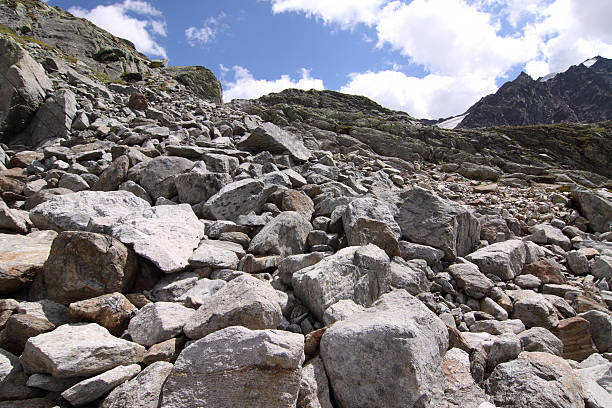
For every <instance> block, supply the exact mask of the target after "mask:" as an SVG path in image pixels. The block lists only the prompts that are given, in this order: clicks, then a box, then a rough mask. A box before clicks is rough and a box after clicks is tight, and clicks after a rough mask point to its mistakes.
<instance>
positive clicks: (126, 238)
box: [95, 204, 204, 273]
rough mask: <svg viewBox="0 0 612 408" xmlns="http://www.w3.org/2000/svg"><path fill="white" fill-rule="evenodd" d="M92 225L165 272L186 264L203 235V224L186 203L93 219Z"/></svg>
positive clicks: (179, 268)
mask: <svg viewBox="0 0 612 408" xmlns="http://www.w3.org/2000/svg"><path fill="white" fill-rule="evenodd" d="M95 223H96V224H98V225H97V226H96V228H100V229H101V230H102V231H104V232H105V233H107V234H109V235H111V236H113V237H115V238H117V239H118V240H119V241H121V242H123V243H124V244H126V245H131V246H132V247H133V248H134V252H136V253H137V254H138V255H140V256H142V257H143V258H146V259H148V260H150V261H151V262H153V264H155V266H157V267H158V268H159V269H161V270H162V271H163V272H165V273H174V272H178V271H180V270H182V269H184V268H185V267H186V266H187V265H188V264H189V258H190V257H191V255H192V254H193V251H194V250H195V248H197V247H198V244H199V243H200V240H201V239H202V238H203V237H204V224H202V223H201V222H200V220H198V217H197V216H196V215H195V214H194V212H193V210H192V209H191V206H190V205H189V204H180V205H160V206H156V207H151V208H148V209H146V210H144V211H142V212H139V213H136V215H134V214H130V215H126V216H124V217H121V218H119V219H117V220H112V219H102V220H96V221H95Z"/></svg>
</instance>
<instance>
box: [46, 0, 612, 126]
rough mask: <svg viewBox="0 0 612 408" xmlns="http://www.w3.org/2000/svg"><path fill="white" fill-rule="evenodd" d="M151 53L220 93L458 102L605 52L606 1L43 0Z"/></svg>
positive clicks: (422, 114)
mask: <svg viewBox="0 0 612 408" xmlns="http://www.w3.org/2000/svg"><path fill="white" fill-rule="evenodd" d="M48 3H49V4H51V5H54V6H60V7H62V8H64V9H67V10H69V11H70V12H72V13H73V14H75V15H77V16H79V17H84V18H87V19H89V20H91V21H93V22H94V23H96V24H97V25H99V26H100V27H102V28H104V29H106V30H108V31H110V32H112V33H113V34H115V35H118V36H120V37H124V38H127V39H129V40H131V41H132V42H133V43H134V44H135V45H136V48H137V49H138V50H140V51H141V52H143V53H144V54H146V55H147V56H149V57H150V58H168V59H169V61H170V64H171V65H204V66H206V67H208V68H209V69H211V70H212V71H213V72H214V73H215V74H216V75H217V77H218V78H220V80H221V82H222V84H223V89H224V98H225V99H226V100H228V101H229V100H231V99H233V98H257V97H259V96H261V95H264V94H267V93H270V92H278V91H281V90H282V89H285V88H302V89H311V88H315V89H332V90H339V91H341V92H346V93H352V94H360V95H365V96H368V97H370V98H372V99H374V100H376V101H377V102H379V103H380V104H382V105H383V106H386V107H389V108H392V109H398V110H403V111H406V112H408V113H409V114H411V115H413V116H415V117H419V118H440V117H448V116H452V115H457V114H460V113H462V112H464V111H465V110H466V109H467V108H469V107H470V106H471V105H472V104H473V103H475V102H476V101H478V100H479V99H480V98H481V97H483V96H485V95H487V94H489V93H493V92H495V91H496V90H497V88H498V87H499V86H500V85H501V84H503V83H504V82H506V81H509V80H512V79H514V78H515V77H516V76H517V75H518V74H519V73H520V72H521V70H524V71H525V72H527V73H528V74H530V75H531V76H532V77H533V78H538V77H541V76H544V75H546V74H548V73H550V72H560V71H564V70H566V69H567V68H568V67H569V66H570V65H574V64H578V63H580V62H582V61H584V60H586V59H588V58H591V57H593V56H595V55H601V56H604V57H607V58H612V24H610V19H611V17H612V1H611V0H412V1H410V0H394V1H391V0H226V1H218V0H174V1H168V0H165V1H164V0H150V1H141V0H123V1H121V0H115V1H100V0H97V1H96V0H78V1H77V0H49V1H48Z"/></svg>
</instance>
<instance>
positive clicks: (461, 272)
mask: <svg viewBox="0 0 612 408" xmlns="http://www.w3.org/2000/svg"><path fill="white" fill-rule="evenodd" d="M448 271H449V272H450V274H451V275H452V276H453V278H454V279H455V281H456V282H457V286H459V287H460V288H461V289H463V291H464V292H465V294H466V295H468V296H471V297H473V298H475V299H482V298H483V297H485V296H487V295H488V294H489V291H490V290H491V289H493V286H495V284H494V283H493V281H492V280H491V279H489V278H487V277H486V276H485V275H484V274H483V273H482V272H480V270H479V269H478V267H477V266H476V265H474V264H472V263H461V264H455V265H451V266H449V267H448Z"/></svg>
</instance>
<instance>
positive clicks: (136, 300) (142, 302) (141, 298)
mask: <svg viewBox="0 0 612 408" xmlns="http://www.w3.org/2000/svg"><path fill="white" fill-rule="evenodd" d="M125 297H126V298H127V299H128V300H129V301H130V303H131V304H133V305H134V306H136V307H137V308H138V309H142V308H143V307H145V306H146V305H148V304H149V303H152V302H151V301H150V300H149V299H147V297H146V296H145V295H143V294H142V293H128V294H127V295H125Z"/></svg>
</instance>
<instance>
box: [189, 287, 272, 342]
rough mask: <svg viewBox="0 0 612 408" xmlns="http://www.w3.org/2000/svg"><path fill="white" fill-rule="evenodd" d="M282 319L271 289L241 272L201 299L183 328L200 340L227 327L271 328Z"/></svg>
mask: <svg viewBox="0 0 612 408" xmlns="http://www.w3.org/2000/svg"><path fill="white" fill-rule="evenodd" d="M282 319H283V314H282V310H281V306H280V299H279V297H278V295H277V294H276V291H275V290H274V288H272V286H271V285H270V284H269V283H267V282H263V281H261V280H259V279H257V278H254V277H252V276H250V275H242V276H239V277H237V278H235V279H232V280H231V281H230V282H228V283H227V284H226V285H225V286H224V287H223V288H221V289H220V290H219V291H217V292H215V293H214V294H213V295H211V296H209V297H207V298H205V299H203V302H202V305H201V306H200V307H199V308H198V310H197V311H196V312H195V314H194V315H193V316H192V317H191V318H190V319H189V320H188V321H187V323H186V324H185V326H184V327H183V331H184V332H185V334H186V335H187V336H188V337H190V338H192V339H200V338H202V337H205V336H207V335H208V334H210V333H212V332H214V331H217V330H220V329H223V328H225V327H229V326H244V327H248V328H249V329H253V330H257V329H275V328H276V327H277V326H278V325H279V324H280V322H281V321H282Z"/></svg>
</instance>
